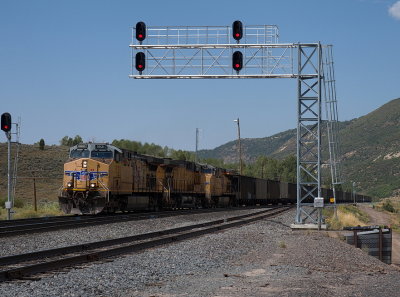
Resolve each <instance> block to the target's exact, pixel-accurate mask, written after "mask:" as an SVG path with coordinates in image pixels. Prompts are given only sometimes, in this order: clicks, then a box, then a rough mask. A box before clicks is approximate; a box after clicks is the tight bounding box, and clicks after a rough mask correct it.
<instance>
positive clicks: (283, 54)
mask: <svg viewBox="0 0 400 297" xmlns="http://www.w3.org/2000/svg"><path fill="white" fill-rule="evenodd" d="M278 33H279V32H278V27H277V26H275V25H256V26H244V25H243V24H242V22H240V21H235V22H234V23H233V24H232V26H202V27H192V26H174V27H146V25H145V24H144V23H143V22H139V23H137V25H136V27H134V28H133V29H132V43H131V44H130V47H131V49H132V67H131V68H132V73H131V75H129V77H130V78H135V79H156V78H159V79H173V78H175V79H184V78H185V79H195V78H197V79H205V78H208V79H211V78H219V79H221V78H229V79H239V78H294V79H297V111H298V112H297V214H296V223H297V224H303V223H305V222H306V221H309V222H311V223H314V224H317V223H320V219H319V218H320V216H317V212H316V210H317V208H313V205H314V200H315V198H317V197H321V163H322V162H321V122H322V119H321V99H322V96H323V92H322V88H323V87H324V83H323V80H324V75H323V59H322V53H323V51H325V50H326V49H327V48H331V46H323V45H321V44H320V43H319V42H316V43H279V42H278V37H279V34H278ZM329 65H331V64H329ZM332 65H333V62H332ZM135 70H136V71H135ZM335 102H336V101H335ZM329 144H330V145H331V141H329ZM332 164H333V163H332V161H331V163H330V165H332ZM335 164H336V163H335ZM318 217H319V218H318Z"/></svg>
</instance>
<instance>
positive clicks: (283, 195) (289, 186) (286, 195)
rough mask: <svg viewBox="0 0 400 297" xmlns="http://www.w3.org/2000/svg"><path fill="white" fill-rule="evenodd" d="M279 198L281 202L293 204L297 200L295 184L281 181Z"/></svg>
mask: <svg viewBox="0 0 400 297" xmlns="http://www.w3.org/2000/svg"><path fill="white" fill-rule="evenodd" d="M280 200H281V201H280V202H281V203H282V204H295V203H296V202H297V185H296V184H293V183H287V182H282V181H281V182H280Z"/></svg>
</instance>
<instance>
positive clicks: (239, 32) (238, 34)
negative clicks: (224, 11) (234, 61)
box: [232, 21, 243, 41]
mask: <svg viewBox="0 0 400 297" xmlns="http://www.w3.org/2000/svg"><path fill="white" fill-rule="evenodd" d="M232 35H233V38H234V39H235V40H237V41H239V40H240V39H242V37H243V25H242V22H241V21H234V22H233V24H232Z"/></svg>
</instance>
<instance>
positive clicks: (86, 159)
mask: <svg viewBox="0 0 400 297" xmlns="http://www.w3.org/2000/svg"><path fill="white" fill-rule="evenodd" d="M120 153H121V151H120V150H119V149H118V148H116V147H114V146H112V145H108V144H94V143H87V144H86V143H81V144H78V145H76V146H73V147H71V148H70V154H69V160H68V162H66V163H65V164H64V179H63V186H62V189H61V194H60V195H59V203H60V206H61V208H62V210H63V211H64V212H65V213H74V214H83V213H87V214H97V213H99V212H102V211H103V210H104V209H105V208H106V207H107V206H108V202H109V196H110V185H109V172H110V166H111V165H112V164H113V163H114V161H115V158H116V156H117V155H120Z"/></svg>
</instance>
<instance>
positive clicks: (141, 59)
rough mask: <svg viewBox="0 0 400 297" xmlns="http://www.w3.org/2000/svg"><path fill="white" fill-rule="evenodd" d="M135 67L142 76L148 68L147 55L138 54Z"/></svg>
mask: <svg viewBox="0 0 400 297" xmlns="http://www.w3.org/2000/svg"><path fill="white" fill-rule="evenodd" d="M135 67H136V70H137V71H139V72H140V74H142V71H143V70H144V69H145V67H146V56H145V54H144V53H143V52H138V53H136V56H135Z"/></svg>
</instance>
